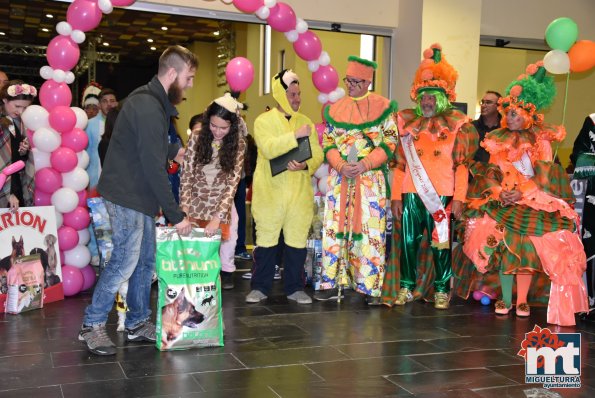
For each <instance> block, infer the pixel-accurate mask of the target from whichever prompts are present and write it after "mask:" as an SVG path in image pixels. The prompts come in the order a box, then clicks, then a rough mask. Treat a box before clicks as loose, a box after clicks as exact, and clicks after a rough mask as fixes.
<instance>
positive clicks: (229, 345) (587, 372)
mask: <svg viewBox="0 0 595 398" xmlns="http://www.w3.org/2000/svg"><path fill="white" fill-rule="evenodd" d="M282 286H283V282H282V281H279V282H275V290H274V293H273V294H272V297H271V298H269V299H268V300H267V301H265V302H263V303H261V304H258V305H247V304H245V303H244V296H245V294H246V293H247V292H248V291H249V281H247V280H243V279H241V278H240V275H236V288H235V289H234V290H231V291H224V292H223V307H224V318H225V323H226V327H227V328H226V339H225V347H218V348H206V349H197V350H190V351H177V352H164V353H162V352H159V351H157V350H156V349H155V348H154V347H152V346H150V345H141V344H126V343H125V342H124V339H123V336H122V335H121V334H120V335H119V334H118V333H117V332H115V324H114V323H115V315H114V314H112V317H111V318H110V320H111V323H110V324H109V325H108V328H109V331H110V333H111V335H112V336H113V337H114V339H115V341H116V342H117V344H118V347H119V351H118V354H117V355H116V356H113V357H98V356H93V355H90V354H88V353H87V351H86V350H85V349H84V347H83V346H82V345H81V343H79V342H78V341H77V339H76V335H77V332H78V329H79V326H80V322H81V318H82V313H83V309H84V307H85V306H86V305H87V303H88V302H89V300H90V297H91V296H90V294H89V293H83V294H81V295H79V296H77V297H74V298H69V299H66V300H64V301H62V302H58V303H52V304H48V305H47V306H46V307H45V308H43V309H42V310H39V311H34V312H29V313H25V314H21V315H16V316H15V315H4V314H2V315H0V340H1V342H0V398H4V397H10V398H17V397H27V398H29V397H43V398H54V397H60V398H62V397H75V398H94V397H99V398H117V397H126V398H128V397H184V398H189V397H257V398H267V397H340V398H349V397H411V396H416V397H496V398H503V397H548V398H551V397H558V396H563V397H595V322H589V321H580V322H579V323H578V325H577V326H576V328H552V329H555V330H553V331H562V332H574V331H578V332H581V334H582V352H581V355H582V358H581V360H582V374H581V379H582V383H583V387H582V388H581V389H580V390H579V389H567V390H553V391H555V392H553V391H549V392H548V391H547V390H544V389H542V388H541V386H540V385H527V384H524V372H525V367H524V362H523V359H522V358H521V357H518V356H516V353H517V351H518V350H519V348H520V343H521V341H522V339H523V338H524V334H525V333H526V332H528V331H530V330H531V329H532V328H533V326H534V325H535V324H537V325H540V326H542V327H545V326H546V323H545V319H546V310H545V308H533V309H532V315H531V317H530V318H529V319H520V318H516V317H515V315H509V316H507V317H497V316H495V315H494V314H493V313H492V309H491V307H485V306H482V305H481V304H479V303H478V302H476V301H473V300H470V301H467V302H465V301H462V300H460V299H455V300H453V303H452V306H451V308H450V309H449V310H447V311H437V310H434V308H433V306H432V305H431V304H427V303H421V302H414V303H411V304H408V305H407V306H406V307H404V308H393V309H389V308H386V307H367V306H366V305H365V304H363V301H362V299H361V297H360V296H358V295H357V294H355V293H352V292H350V294H348V295H347V298H346V300H345V301H344V302H343V303H341V304H340V305H339V304H337V303H336V302H326V303H319V302H315V303H314V304H312V305H297V304H293V303H288V301H287V299H286V298H285V297H284V296H283V294H282ZM154 296H155V294H154Z"/></svg>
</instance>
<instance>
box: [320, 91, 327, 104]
mask: <svg viewBox="0 0 595 398" xmlns="http://www.w3.org/2000/svg"><path fill="white" fill-rule="evenodd" d="M318 102H320V103H321V104H326V103H327V102H328V95H326V94H325V93H320V94H318Z"/></svg>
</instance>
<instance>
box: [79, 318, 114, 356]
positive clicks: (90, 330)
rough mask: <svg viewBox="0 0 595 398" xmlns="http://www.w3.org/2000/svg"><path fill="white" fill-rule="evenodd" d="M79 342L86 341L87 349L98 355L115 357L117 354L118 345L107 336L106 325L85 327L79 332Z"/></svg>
mask: <svg viewBox="0 0 595 398" xmlns="http://www.w3.org/2000/svg"><path fill="white" fill-rule="evenodd" d="M79 341H84V342H85V344H87V349H88V350H89V351H91V352H92V353H93V354H96V355H115V354H116V352H117V351H116V345H115V344H114V342H113V341H112V339H110V338H109V336H108V335H107V332H106V330H105V325H95V326H85V325H83V326H82V327H81V331H80V332H79Z"/></svg>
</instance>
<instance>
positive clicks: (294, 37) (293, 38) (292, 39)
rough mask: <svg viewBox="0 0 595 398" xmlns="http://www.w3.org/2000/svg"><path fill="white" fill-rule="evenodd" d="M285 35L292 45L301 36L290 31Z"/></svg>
mask: <svg viewBox="0 0 595 398" xmlns="http://www.w3.org/2000/svg"><path fill="white" fill-rule="evenodd" d="M284 35H285V38H286V39H287V41H288V42H290V43H295V42H296V41H297V39H298V38H299V36H300V35H299V34H298V32H297V31H295V30H290V31H289V32H285V33H284Z"/></svg>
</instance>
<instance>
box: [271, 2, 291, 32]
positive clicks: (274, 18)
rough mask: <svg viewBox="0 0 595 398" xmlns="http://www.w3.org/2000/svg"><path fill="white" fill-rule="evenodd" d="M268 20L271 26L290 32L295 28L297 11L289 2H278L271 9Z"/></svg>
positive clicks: (280, 30)
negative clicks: (294, 10)
mask: <svg viewBox="0 0 595 398" xmlns="http://www.w3.org/2000/svg"><path fill="white" fill-rule="evenodd" d="M267 22H268V24H269V25H270V26H271V28H273V29H275V30H277V31H279V32H289V31H290V30H292V29H294V28H295V22H296V17H295V12H293V8H291V7H290V6H288V5H287V4H285V3H277V5H275V7H273V8H271V9H270V14H269V17H268V18H267Z"/></svg>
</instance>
